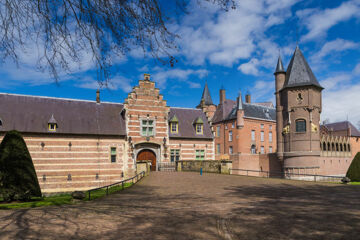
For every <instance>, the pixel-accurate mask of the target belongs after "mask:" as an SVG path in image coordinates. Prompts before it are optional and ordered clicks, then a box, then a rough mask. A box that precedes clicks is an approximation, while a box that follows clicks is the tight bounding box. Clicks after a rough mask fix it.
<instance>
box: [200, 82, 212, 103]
mask: <svg viewBox="0 0 360 240" xmlns="http://www.w3.org/2000/svg"><path fill="white" fill-rule="evenodd" d="M202 101H204V103H205V105H214V104H213V101H212V99H211V96H210V91H209V88H208V85H207V82H205V87H204V91H203V93H202V96H201V100H200V104H201V102H202Z"/></svg>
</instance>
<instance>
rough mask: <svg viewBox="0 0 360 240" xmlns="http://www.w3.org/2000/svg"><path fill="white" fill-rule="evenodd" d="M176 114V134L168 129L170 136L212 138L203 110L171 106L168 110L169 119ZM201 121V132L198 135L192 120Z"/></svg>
mask: <svg viewBox="0 0 360 240" xmlns="http://www.w3.org/2000/svg"><path fill="white" fill-rule="evenodd" d="M175 115H176V117H177V119H178V124H179V130H178V133H177V134H174V133H171V132H170V130H169V137H170V138H196V139H212V138H213V135H212V132H211V128H210V125H209V123H208V121H207V118H206V116H205V114H204V112H203V111H202V110H201V109H192V108H176V107H171V108H170V112H169V119H172V118H173V117H174V116H175ZM198 118H200V119H202V121H203V124H204V126H203V130H204V131H203V134H202V135H199V134H196V132H195V124H194V122H195V121H196V120H197V119H198Z"/></svg>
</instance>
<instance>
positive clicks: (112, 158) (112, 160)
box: [110, 147, 116, 162]
mask: <svg viewBox="0 0 360 240" xmlns="http://www.w3.org/2000/svg"><path fill="white" fill-rule="evenodd" d="M110 152H111V155H110V156H111V157H110V158H111V162H116V147H111V148H110Z"/></svg>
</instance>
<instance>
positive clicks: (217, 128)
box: [216, 126, 220, 137]
mask: <svg viewBox="0 0 360 240" xmlns="http://www.w3.org/2000/svg"><path fill="white" fill-rule="evenodd" d="M216 136H217V137H220V126H217V127H216Z"/></svg>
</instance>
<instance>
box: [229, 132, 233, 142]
mask: <svg viewBox="0 0 360 240" xmlns="http://www.w3.org/2000/svg"><path fill="white" fill-rule="evenodd" d="M232 140H233V133H232V131H229V142H232Z"/></svg>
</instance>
